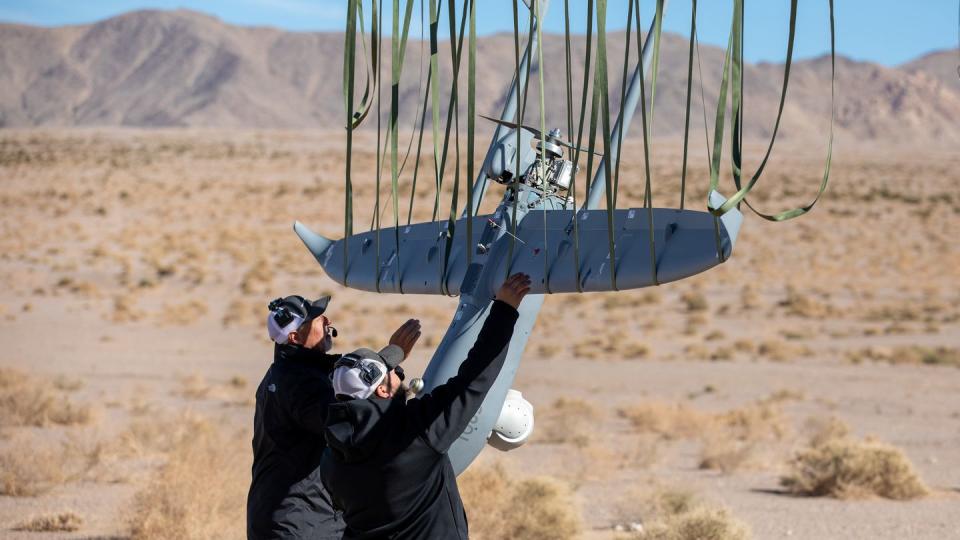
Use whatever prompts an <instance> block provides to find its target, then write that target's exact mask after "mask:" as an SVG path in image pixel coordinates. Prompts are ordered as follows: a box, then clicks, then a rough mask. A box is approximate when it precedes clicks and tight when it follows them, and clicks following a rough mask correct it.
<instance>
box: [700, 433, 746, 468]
mask: <svg viewBox="0 0 960 540" xmlns="http://www.w3.org/2000/svg"><path fill="white" fill-rule="evenodd" d="M754 452H755V443H754V442H753V441H743V440H738V439H736V438H733V437H730V436H727V435H726V434H723V435H708V436H706V437H705V439H704V443H703V448H702V450H701V451H700V464H699V467H700V468H701V469H711V470H716V471H720V472H722V473H724V474H728V473H731V472H733V471H737V470H740V469H743V468H745V467H747V466H748V465H750V464H752V462H753V460H754V459H755V454H754Z"/></svg>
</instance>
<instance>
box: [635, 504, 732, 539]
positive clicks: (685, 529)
mask: <svg viewBox="0 0 960 540" xmlns="http://www.w3.org/2000/svg"><path fill="white" fill-rule="evenodd" d="M750 537H751V534H750V528H749V527H748V526H747V524H746V523H744V522H742V521H740V520H738V519H736V518H734V517H733V516H731V515H730V513H729V512H727V511H726V510H724V509H716V508H707V507H698V508H694V509H693V510H690V511H688V512H681V513H678V514H673V515H670V516H667V517H665V518H663V519H658V520H655V521H653V522H651V523H650V525H649V526H646V527H644V530H643V531H642V532H640V533H639V534H638V535H636V536H634V537H633V538H636V539H638V540H747V539H748V538H750Z"/></svg>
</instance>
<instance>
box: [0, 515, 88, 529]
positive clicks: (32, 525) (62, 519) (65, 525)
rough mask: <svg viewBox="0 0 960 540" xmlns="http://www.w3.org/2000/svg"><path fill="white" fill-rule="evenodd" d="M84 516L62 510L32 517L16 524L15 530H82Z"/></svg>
mask: <svg viewBox="0 0 960 540" xmlns="http://www.w3.org/2000/svg"><path fill="white" fill-rule="evenodd" d="M81 525H83V518H81V517H80V516H79V515H77V514H76V513H74V512H69V511H67V512H60V513H58V514H46V515H42V516H36V517H32V518H30V519H28V520H26V521H24V522H23V523H20V524H19V525H17V526H15V527H14V528H13V530H15V531H29V532H73V531H77V530H80V526H81Z"/></svg>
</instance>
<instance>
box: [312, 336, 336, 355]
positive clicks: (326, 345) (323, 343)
mask: <svg viewBox="0 0 960 540" xmlns="http://www.w3.org/2000/svg"><path fill="white" fill-rule="evenodd" d="M332 348H333V338H331V337H330V336H326V337H324V338H323V339H321V340H320V341H318V342H317V344H316V345H314V346H313V350H315V351H317V352H322V353H325V352H330V349H332Z"/></svg>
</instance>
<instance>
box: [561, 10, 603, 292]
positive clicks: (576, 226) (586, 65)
mask: <svg viewBox="0 0 960 540" xmlns="http://www.w3.org/2000/svg"><path fill="white" fill-rule="evenodd" d="M567 27H569V21H568V22H567ZM567 48H568V49H569V48H570V34H569V32H568V33H567ZM586 48H587V50H586V53H585V55H584V62H583V89H582V90H581V91H580V120H579V122H578V124H577V144H576V146H577V148H576V150H575V151H574V153H573V174H572V175H571V182H570V195H571V197H572V198H573V214H572V218H571V219H572V220H573V266H574V268H573V269H574V272H575V274H576V278H577V292H583V286H582V284H581V282H580V223H579V220H578V219H577V171H578V170H579V163H580V148H581V147H582V143H583V120H584V117H585V116H586V112H587V88H588V85H589V84H590V58H591V56H592V55H591V53H592V52H593V0H587V39H586ZM594 108H596V107H594ZM590 151H591V152H590V153H589V154H588V155H587V160H588V161H591V160H590V158H591V157H592V156H593V153H592V152H593V146H592V143H591V147H590ZM592 170H593V169H592V168H591V167H588V168H587V175H588V176H589V174H590V171H592ZM589 187H590V185H589V183H588V184H587V188H589Z"/></svg>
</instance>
